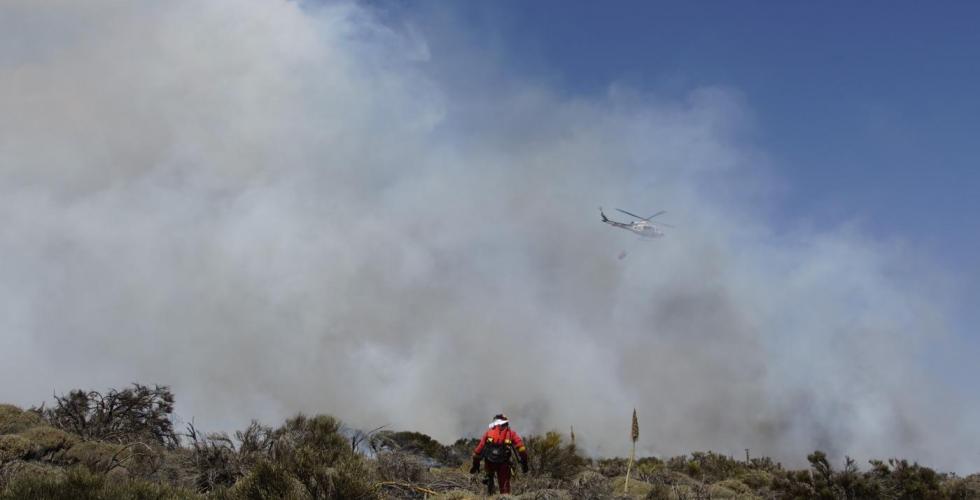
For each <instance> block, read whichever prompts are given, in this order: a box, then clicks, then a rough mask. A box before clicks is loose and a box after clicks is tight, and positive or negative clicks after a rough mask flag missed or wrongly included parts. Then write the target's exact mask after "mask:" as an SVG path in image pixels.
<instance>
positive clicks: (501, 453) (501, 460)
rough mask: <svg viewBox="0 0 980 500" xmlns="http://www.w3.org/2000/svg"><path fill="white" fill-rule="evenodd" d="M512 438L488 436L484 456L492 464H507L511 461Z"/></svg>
mask: <svg viewBox="0 0 980 500" xmlns="http://www.w3.org/2000/svg"><path fill="white" fill-rule="evenodd" d="M510 444H511V441H510V439H504V440H502V441H501V440H500V439H494V438H492V437H488V438H487V443H486V445H485V446H484V448H483V458H485V459H486V460H487V462H490V463H492V464H506V463H509V462H510Z"/></svg>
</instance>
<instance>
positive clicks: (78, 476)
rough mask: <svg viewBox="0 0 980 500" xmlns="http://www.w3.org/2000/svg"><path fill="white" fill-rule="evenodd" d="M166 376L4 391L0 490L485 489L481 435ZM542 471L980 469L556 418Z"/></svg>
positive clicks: (934, 482) (803, 487)
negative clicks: (753, 454)
mask: <svg viewBox="0 0 980 500" xmlns="http://www.w3.org/2000/svg"><path fill="white" fill-rule="evenodd" d="M173 403H174V397H173V394H172V393H171V392H170V390H169V389H168V388H167V387H165V386H154V387H150V386H143V385H138V384H136V385H133V386H132V387H129V388H126V389H123V390H110V391H108V392H105V393H100V392H96V391H87V392H86V391H81V390H75V391H71V392H69V393H68V394H67V395H64V396H59V397H56V398H55V401H54V402H53V403H52V404H51V406H50V407H47V406H45V405H42V406H41V407H39V408H30V409H26V410H25V409H21V408H18V407H16V406H12V405H3V404H0V500H6V499H49V498H50V499H96V498H99V499H102V498H105V499H134V500H135V499H177V498H200V499H229V500H232V499H273V498H286V499H327V498H329V499H386V498H392V499H395V498H398V499H401V498H405V499H409V498H432V499H445V500H448V499H463V498H478V497H480V494H481V493H482V492H483V488H484V487H483V485H482V484H481V483H480V479H482V476H479V475H477V476H471V475H470V474H467V473H466V469H467V468H468V461H469V456H470V453H471V450H472V449H473V446H474V445H475V440H473V439H460V440H458V441H456V442H455V443H453V444H451V445H443V444H442V443H439V442H438V441H435V440H434V439H432V438H430V437H429V436H426V435H425V434H420V433H417V432H392V431H385V430H376V431H372V432H362V431H357V430H354V429H349V428H346V427H344V426H343V425H342V424H341V423H340V422H339V421H338V420H336V419H335V418H333V417H331V416H328V415H316V416H306V415H296V416H295V417H292V418H290V419H288V420H286V421H285V422H283V423H282V424H280V425H279V426H277V427H268V426H265V425H263V424H260V423H258V422H252V424H251V425H249V426H248V427H247V428H245V429H243V430H241V431H238V432H235V433H234V434H233V435H228V434H225V433H203V432H201V431H199V430H198V429H196V428H195V427H193V426H188V427H187V428H186V429H175V428H174V424H173V421H174V420H173ZM526 442H527V445H528V452H529V454H530V457H531V458H530V466H531V471H530V473H529V474H527V475H518V476H517V477H516V479H515V480H514V483H513V489H514V494H515V496H516V497H518V498H522V499H540V500H546V499H572V498H584V499H605V498H610V499H612V498H651V499H709V498H712V499H716V498H722V499H804V498H806V499H809V498H816V499H864V498H882V499H969V498H980V475H978V474H974V475H971V476H967V477H957V476H956V475H954V474H949V473H941V472H937V471H935V470H933V469H930V468H928V467H925V466H922V465H919V464H916V463H909V462H907V461H905V460H901V459H888V460H880V461H879V460H873V461H871V462H870V463H869V464H868V465H867V466H865V467H858V465H857V464H855V463H854V462H853V461H851V460H849V459H848V460H847V461H846V462H845V463H844V464H841V466H839V467H833V466H832V465H831V464H830V462H829V461H828V459H827V457H826V455H824V454H823V453H821V452H819V451H815V452H814V453H812V454H810V455H809V456H808V457H807V459H808V460H809V463H810V467H809V468H808V469H804V470H789V469H785V468H783V467H782V466H781V465H780V464H778V463H775V462H773V461H772V460H770V459H768V458H754V459H751V460H736V459H734V458H732V457H728V456H724V455H721V454H717V453H712V452H695V453H691V454H690V455H687V456H679V457H673V458H670V459H667V460H662V459H658V458H653V457H646V458H640V459H638V460H637V461H636V463H635V464H634V465H633V467H632V470H631V475H630V480H629V490H628V492H626V491H625V484H624V483H625V482H626V478H625V475H626V468H627V461H626V460H625V459H623V458H606V459H592V458H587V457H585V456H583V455H582V454H581V453H580V452H579V451H578V450H577V449H576V447H575V444H574V443H573V442H568V440H567V439H566V438H565V437H564V436H562V435H560V434H558V433H554V432H549V433H547V434H545V435H538V436H529V437H528V438H527V439H526Z"/></svg>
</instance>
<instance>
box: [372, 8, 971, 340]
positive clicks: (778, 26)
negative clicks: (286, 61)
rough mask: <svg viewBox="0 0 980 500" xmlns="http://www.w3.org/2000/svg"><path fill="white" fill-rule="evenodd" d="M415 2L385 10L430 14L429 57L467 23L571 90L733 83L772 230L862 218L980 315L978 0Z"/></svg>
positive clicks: (513, 64)
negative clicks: (927, 263) (975, 302)
mask: <svg viewBox="0 0 980 500" xmlns="http://www.w3.org/2000/svg"><path fill="white" fill-rule="evenodd" d="M408 5H409V7H406V6H405V5H404V4H402V5H401V6H400V7H395V8H392V7H390V6H387V5H386V7H387V8H388V9H389V10H392V9H393V10H394V12H395V13H396V14H397V15H405V16H408V17H409V18H411V19H412V20H413V22H415V23H418V24H419V25H420V26H422V27H423V28H422V29H423V30H424V32H425V33H424V35H425V36H426V37H427V40H428V42H429V43H430V48H431V50H432V52H433V56H434V57H437V58H438V57H442V58H445V57H449V56H451V52H452V50H453V47H452V46H451V45H450V44H451V43H455V41H458V37H459V36H460V35H462V36H464V37H466V38H468V39H469V40H470V42H471V43H472V44H473V45H475V46H479V47H483V49H484V50H486V54H487V55H488V57H491V58H493V59H494V61H493V62H495V63H496V64H497V65H499V66H501V67H504V68H506V70H507V71H509V72H514V73H517V74H521V75H522V76H524V77H526V78H530V79H534V80H538V81H541V82H545V83H547V84H548V85H549V86H551V87H552V88H557V89H559V91H561V92H564V93H567V94H569V95H573V96H579V95H581V96H590V95H599V94H603V93H605V92H606V91H607V90H608V88H609V86H610V85H611V84H614V83H620V84H625V85H628V86H631V87H633V88H638V89H641V90H649V91H653V92H657V93H660V94H666V95H671V94H673V93H676V94H677V95H682V94H683V93H684V92H687V91H688V90H690V89H691V88H695V87H698V86H711V85H718V86H724V87H727V88H731V89H734V90H735V91H737V92H739V93H741V94H742V95H743V96H744V97H745V102H746V105H747V106H748V108H749V109H750V110H751V111H752V113H753V114H754V119H755V126H756V130H755V131H754V134H753V140H755V141H756V142H757V143H758V144H757V145H758V147H760V148H761V149H762V150H764V151H766V152H767V154H768V155H769V157H770V161H771V167H772V168H773V170H774V174H775V176H776V178H777V179H778V180H779V181H780V182H781V184H783V185H784V187H785V190H784V191H782V192H780V193H779V194H778V195H775V197H776V199H774V200H770V204H769V207H770V212H771V213H770V216H771V217H772V220H771V221H770V222H771V223H772V224H773V225H775V227H777V228H786V229H790V228H792V227H793V225H794V224H798V223H801V222H802V221H806V222H807V223H813V224H822V223H826V224H829V225H836V224H840V223H842V222H846V221H857V222H858V223H859V224H860V227H861V228H862V230H864V231H867V232H869V233H870V234H871V235H873V236H874V237H876V238H880V239H882V240H886V241H892V240H895V241H901V242H903V243H905V244H907V245H909V246H910V248H912V249H913V250H915V251H919V252H921V253H923V254H926V255H928V257H929V258H930V259H932V260H933V262H935V263H936V264H938V265H939V266H941V267H944V268H946V269H948V270H951V271H952V273H953V274H955V275H957V276H958V278H957V279H959V280H960V282H959V283H958V285H959V286H962V287H964V296H965V297H967V300H965V301H964V304H962V305H961V307H963V309H964V310H963V311H962V316H961V319H962V320H963V323H964V324H963V325H960V326H959V327H958V328H957V329H958V330H959V331H961V332H962V333H966V330H968V329H969V328H970V327H969V326H968V325H969V324H971V323H972V322H973V320H975V319H980V318H977V317H976V315H975V314H971V311H970V310H969V309H971V308H972V307H971V304H970V302H972V301H970V300H969V298H968V297H969V296H972V295H974V294H976V293H980V284H978V281H980V280H978V279H977V277H978V276H980V264H978V259H977V258H976V255H977V253H978V252H980V222H978V220H977V218H976V215H977V214H978V213H980V201H978V200H980V197H978V196H977V195H976V193H977V192H978V191H980V170H978V168H977V166H978V165H977V163H978V162H977V158H980V141H978V140H976V139H975V136H976V133H977V131H978V130H980V99H977V89H980V30H978V29H977V28H976V20H977V19H978V18H980V4H977V3H971V2H948V3H945V4H942V5H926V4H924V3H921V2H642V1H619V2H563V1H557V0H539V1H533V2H527V1H519V0H503V1H496V2H459V3H455V4H451V5H450V4H447V3H444V2H427V1H421V2H413V3H410V4H408ZM447 9H451V10H452V12H449V13H447V12H446V10H447ZM447 24H454V26H453V27H448V26H447ZM447 29H449V30H451V31H452V33H453V34H452V36H448V37H446V38H445V39H441V38H440V37H439V36H438V33H439V32H441V31H444V30H447ZM441 41H445V42H446V43H445V44H441V43H440V42H441Z"/></svg>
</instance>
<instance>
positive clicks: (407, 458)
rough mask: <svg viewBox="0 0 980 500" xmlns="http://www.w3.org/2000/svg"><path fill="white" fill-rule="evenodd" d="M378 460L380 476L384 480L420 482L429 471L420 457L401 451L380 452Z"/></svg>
mask: <svg viewBox="0 0 980 500" xmlns="http://www.w3.org/2000/svg"><path fill="white" fill-rule="evenodd" d="M376 462H377V463H376V466H377V470H378V476H379V477H380V479H381V480H382V481H400V482H407V483H418V482H421V481H422V480H423V479H424V478H425V476H426V475H427V472H428V467H426V465H425V464H424V463H423V462H422V460H420V459H419V457H417V456H415V455H412V454H411V453H406V452H401V451H388V452H384V453H379V454H378V456H377V458H376Z"/></svg>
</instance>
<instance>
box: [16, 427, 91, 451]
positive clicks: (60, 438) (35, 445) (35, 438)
mask: <svg viewBox="0 0 980 500" xmlns="http://www.w3.org/2000/svg"><path fill="white" fill-rule="evenodd" d="M18 435H19V436H22V437H23V438H25V439H27V440H28V441H30V442H31V453H30V455H29V456H30V458H34V459H39V458H53V455H54V454H55V453H57V452H60V451H62V450H65V449H67V448H69V447H71V446H72V445H74V444H75V443H77V442H78V438H77V437H75V436H73V435H71V434H68V433H67V432H65V431H62V430H60V429H55V428H54V427H48V426H41V427H32V428H30V429H27V430H26V431H24V432H21V433H20V434H18Z"/></svg>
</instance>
